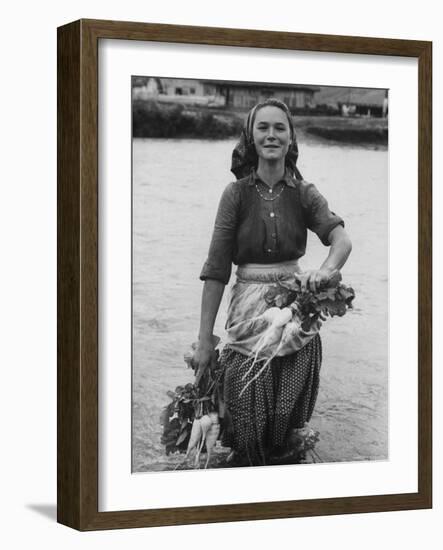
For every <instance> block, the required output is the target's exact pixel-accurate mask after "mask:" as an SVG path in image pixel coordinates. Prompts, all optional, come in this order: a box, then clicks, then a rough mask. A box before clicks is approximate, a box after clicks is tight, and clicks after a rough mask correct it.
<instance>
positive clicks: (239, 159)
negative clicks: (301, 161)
mask: <svg viewBox="0 0 443 550" xmlns="http://www.w3.org/2000/svg"><path fill="white" fill-rule="evenodd" d="M267 106H272V107H278V108H279V109H281V110H282V111H283V112H284V113H285V114H286V116H287V117H288V122H289V129H290V132H291V143H290V145H289V149H288V152H287V154H286V157H285V165H286V167H287V168H288V169H289V171H290V172H291V173H292V174H293V175H294V176H295V177H296V178H297V179H302V175H301V174H300V172H299V170H298V168H297V166H296V164H297V159H298V147H297V139H296V136H295V128H294V123H293V121H292V116H291V112H290V111H289V109H288V107H287V105H286V104H285V103H283V101H280V100H279V99H275V98H269V99H266V100H265V101H263V102H261V103H257V105H255V107H253V108H252V109H251V110H250V111H249V113H248V116H247V118H246V122H245V125H244V126H243V129H242V132H241V134H240V139H239V141H238V143H237V145H236V146H235V147H234V150H233V151H232V163H231V172H232V173H233V174H234V175H235V177H236V178H237V179H241V178H244V177H246V176H248V175H249V174H250V173H251V172H252V170H253V169H254V168H256V167H257V164H258V156H257V151H256V149H255V145H254V137H253V133H252V130H253V127H254V121H255V116H256V114H257V111H258V110H259V109H261V108H262V107H267Z"/></svg>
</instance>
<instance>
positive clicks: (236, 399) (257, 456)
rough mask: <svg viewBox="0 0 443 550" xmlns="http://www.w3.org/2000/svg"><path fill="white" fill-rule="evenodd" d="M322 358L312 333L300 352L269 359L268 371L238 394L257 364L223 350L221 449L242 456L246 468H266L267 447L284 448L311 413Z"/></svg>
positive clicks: (232, 351) (316, 338) (252, 375)
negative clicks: (287, 438) (250, 466)
mask: <svg viewBox="0 0 443 550" xmlns="http://www.w3.org/2000/svg"><path fill="white" fill-rule="evenodd" d="M321 360H322V347H321V340H320V336H319V335H318V334H317V335H316V336H315V337H314V338H313V339H312V340H311V341H310V342H309V343H308V344H306V346H304V347H303V348H302V349H301V350H299V351H297V352H296V353H293V354H292V355H287V356H284V357H275V358H274V359H273V360H272V362H271V364H270V365H269V367H268V368H267V369H266V370H265V371H263V372H262V373H261V374H260V375H259V377H258V378H257V379H256V380H254V381H253V382H252V383H251V384H249V385H248V387H247V388H246V390H245V391H244V392H243V393H242V395H241V396H240V392H241V391H242V389H243V388H244V387H245V386H246V384H247V382H248V381H249V380H251V379H252V378H253V377H254V376H255V375H256V374H257V373H258V372H259V370H260V369H261V367H262V366H263V363H262V362H260V363H257V364H256V365H254V367H253V369H252V370H251V372H250V373H249V374H248V375H247V376H246V377H245V379H242V378H243V376H244V375H245V373H246V372H247V371H248V369H250V367H251V365H252V362H253V360H252V359H250V358H247V357H246V356H245V355H242V354H241V353H238V352H236V351H234V350H232V349H231V348H229V346H225V347H224V349H223V351H222V353H221V356H220V361H221V364H222V366H224V368H225V375H224V376H225V378H224V400H225V405H226V417H225V424H226V429H225V431H224V437H223V445H224V446H227V447H231V448H232V449H234V450H235V451H237V452H238V453H240V454H241V455H243V456H245V457H247V459H248V461H249V463H250V464H251V465H259V464H266V463H267V458H268V456H269V453H270V452H271V451H272V450H273V449H278V448H281V447H283V446H284V444H285V440H286V437H287V435H288V431H289V430H290V429H291V428H302V427H303V425H304V424H305V422H309V420H310V418H311V416H312V412H313V410H314V405H315V401H316V399H317V394H318V387H319V374H320V366H321Z"/></svg>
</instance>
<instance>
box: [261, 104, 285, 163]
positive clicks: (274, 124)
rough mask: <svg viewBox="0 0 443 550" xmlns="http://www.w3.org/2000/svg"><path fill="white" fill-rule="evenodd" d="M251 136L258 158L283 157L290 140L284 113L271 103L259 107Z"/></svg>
mask: <svg viewBox="0 0 443 550" xmlns="http://www.w3.org/2000/svg"><path fill="white" fill-rule="evenodd" d="M252 136H253V139H254V145H255V149H256V151H257V155H258V156H259V158H262V159H264V160H279V159H282V158H283V159H284V158H285V156H286V153H287V152H288V149H289V145H290V141H291V130H290V127H289V121H288V117H287V116H286V113H285V112H284V111H282V110H281V109H280V108H279V107H274V106H273V105H268V106H266V107H262V108H261V109H259V110H258V111H257V113H256V115H255V120H254V126H253V128H252Z"/></svg>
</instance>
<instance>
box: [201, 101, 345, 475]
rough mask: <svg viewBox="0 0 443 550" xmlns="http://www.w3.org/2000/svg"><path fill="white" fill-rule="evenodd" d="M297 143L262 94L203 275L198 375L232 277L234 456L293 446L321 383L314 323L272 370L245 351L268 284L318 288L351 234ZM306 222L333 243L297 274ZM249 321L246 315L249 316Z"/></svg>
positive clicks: (228, 383)
mask: <svg viewBox="0 0 443 550" xmlns="http://www.w3.org/2000/svg"><path fill="white" fill-rule="evenodd" d="M297 157H298V148H297V142H296V136H295V131H294V126H293V122H292V118H291V114H290V112H289V109H288V108H287V106H286V105H285V104H284V103H282V102H281V101H279V100H276V99H268V100H266V101H265V102H263V103H259V104H257V105H256V106H255V107H254V108H253V109H252V110H251V111H250V113H249V115H248V117H247V119H246V124H245V126H244V129H243V131H242V134H241V136H240V140H239V142H238V144H237V146H236V147H235V149H234V151H233V155H232V167H231V171H232V172H233V173H234V174H235V176H236V178H237V181H235V182H233V183H230V184H229V185H228V186H227V187H226V189H225V190H224V192H223V195H222V197H221V200H220V204H219V208H218V212H217V216H216V221H215V227H214V232H213V235H212V240H211V244H210V248H209V254H208V259H207V261H206V263H205V265H204V266H203V269H202V272H201V275H200V278H201V279H202V280H203V281H204V287H203V295H202V308H201V321H200V331H199V348H198V372H197V380H196V382H197V383H198V381H199V379H200V377H201V376H202V374H203V373H204V372H205V370H206V369H207V368H208V366H209V365H210V364H211V361H213V360H214V355H215V351H214V343H213V328H214V323H215V319H216V316H217V313H218V310H219V306H220V302H221V299H222V296H223V292H224V288H225V285H226V284H227V283H228V282H229V279H230V275H231V269H232V264H233V263H234V264H236V265H237V266H238V268H237V272H236V275H237V280H236V282H235V284H234V285H233V287H232V289H231V295H230V301H229V309H228V318H227V322H226V329H227V336H228V340H227V344H226V345H225V347H224V348H223V350H222V353H221V355H220V362H221V364H222V367H223V368H224V373H225V374H224V399H225V405H226V417H225V432H224V439H223V444H224V445H226V446H229V447H231V449H232V450H233V453H232V455H233V462H234V463H235V464H249V465H264V464H269V463H276V462H277V463H278V461H279V459H280V458H281V459H282V458H284V456H285V453H287V452H288V451H290V444H289V443H288V441H290V440H291V435H293V433H294V431H295V432H297V430H299V429H302V428H303V427H304V426H305V424H306V423H307V422H308V421H309V419H310V417H311V415H312V412H313V409H314V405H315V401H316V398H317V393H318V387H319V372H320V366H321V360H322V349H321V340H320V336H319V333H318V331H319V328H320V322H317V323H316V324H314V325H313V326H311V328H310V329H309V331H308V332H306V331H303V330H301V328H300V327H299V328H298V329H297V330H294V331H293V333H292V334H290V335H289V336H290V337H289V338H286V339H285V342H284V345H281V346H280V347H279V350H278V354H277V356H275V357H273V358H272V360H270V363H269V368H268V369H267V370H266V371H265V372H263V373H262V374H261V375H260V376H257V377H255V375H256V374H257V373H258V372H259V370H260V368H261V366H262V363H260V362H256V363H255V364H254V361H253V358H252V357H251V351H252V350H253V349H254V346H255V345H256V344H257V339H258V338H259V336H260V334H259V331H258V329H257V326H256V324H254V322H253V320H254V319H256V318H257V316H260V315H261V314H263V313H264V312H265V311H266V310H267V309H269V307H270V306H269V300H267V297H268V296H269V291H270V290H271V289H272V288H275V286H276V283H277V282H278V283H280V282H283V283H284V281H285V279H288V278H290V277H294V273H296V274H297V277H298V279H299V280H300V283H301V289H302V290H305V289H310V290H312V291H314V292H315V291H316V290H317V289H318V288H319V287H320V286H321V285H323V284H325V283H327V282H328V280H329V279H330V277H331V275H332V274H333V273H334V272H336V271H337V270H339V269H341V267H342V266H343V265H344V263H345V262H346V260H347V258H348V256H349V254H350V252H351V242H350V240H349V237H348V236H347V234H346V232H345V230H344V223H343V220H342V219H341V218H340V217H338V216H337V215H336V214H334V213H333V212H331V211H330V210H329V207H328V203H327V201H326V199H325V198H324V197H323V196H322V195H321V194H320V193H319V191H318V190H317V189H316V187H315V186H314V185H312V184H310V183H307V182H306V181H304V180H303V179H302V177H301V175H300V172H299V171H298V169H297V167H296V162H297ZM307 229H310V230H311V231H314V232H315V233H316V234H317V235H318V237H319V238H320V240H321V241H322V243H323V244H324V245H325V246H328V247H329V252H328V255H327V257H326V259H325V261H324V262H323V263H322V265H321V266H320V267H319V268H318V269H316V270H313V271H309V272H305V273H301V272H300V268H299V266H298V260H299V258H301V257H302V256H303V255H304V254H305V250H306V239H307ZM251 320H252V321H251Z"/></svg>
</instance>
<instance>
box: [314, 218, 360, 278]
mask: <svg viewBox="0 0 443 550" xmlns="http://www.w3.org/2000/svg"><path fill="white" fill-rule="evenodd" d="M329 242H330V243H331V246H330V248H329V254H328V257H327V258H326V260H325V261H324V262H323V263H322V265H321V267H320V269H327V270H329V271H334V270H335V269H341V268H342V267H343V266H344V265H345V263H346V260H347V259H348V257H349V254H350V253H351V250H352V243H351V239H350V238H349V237H348V235H347V233H346V232H345V230H344V229H343V227H341V226H338V227H336V228H335V229H333V230H332V231H331V233H330V235H329Z"/></svg>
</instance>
